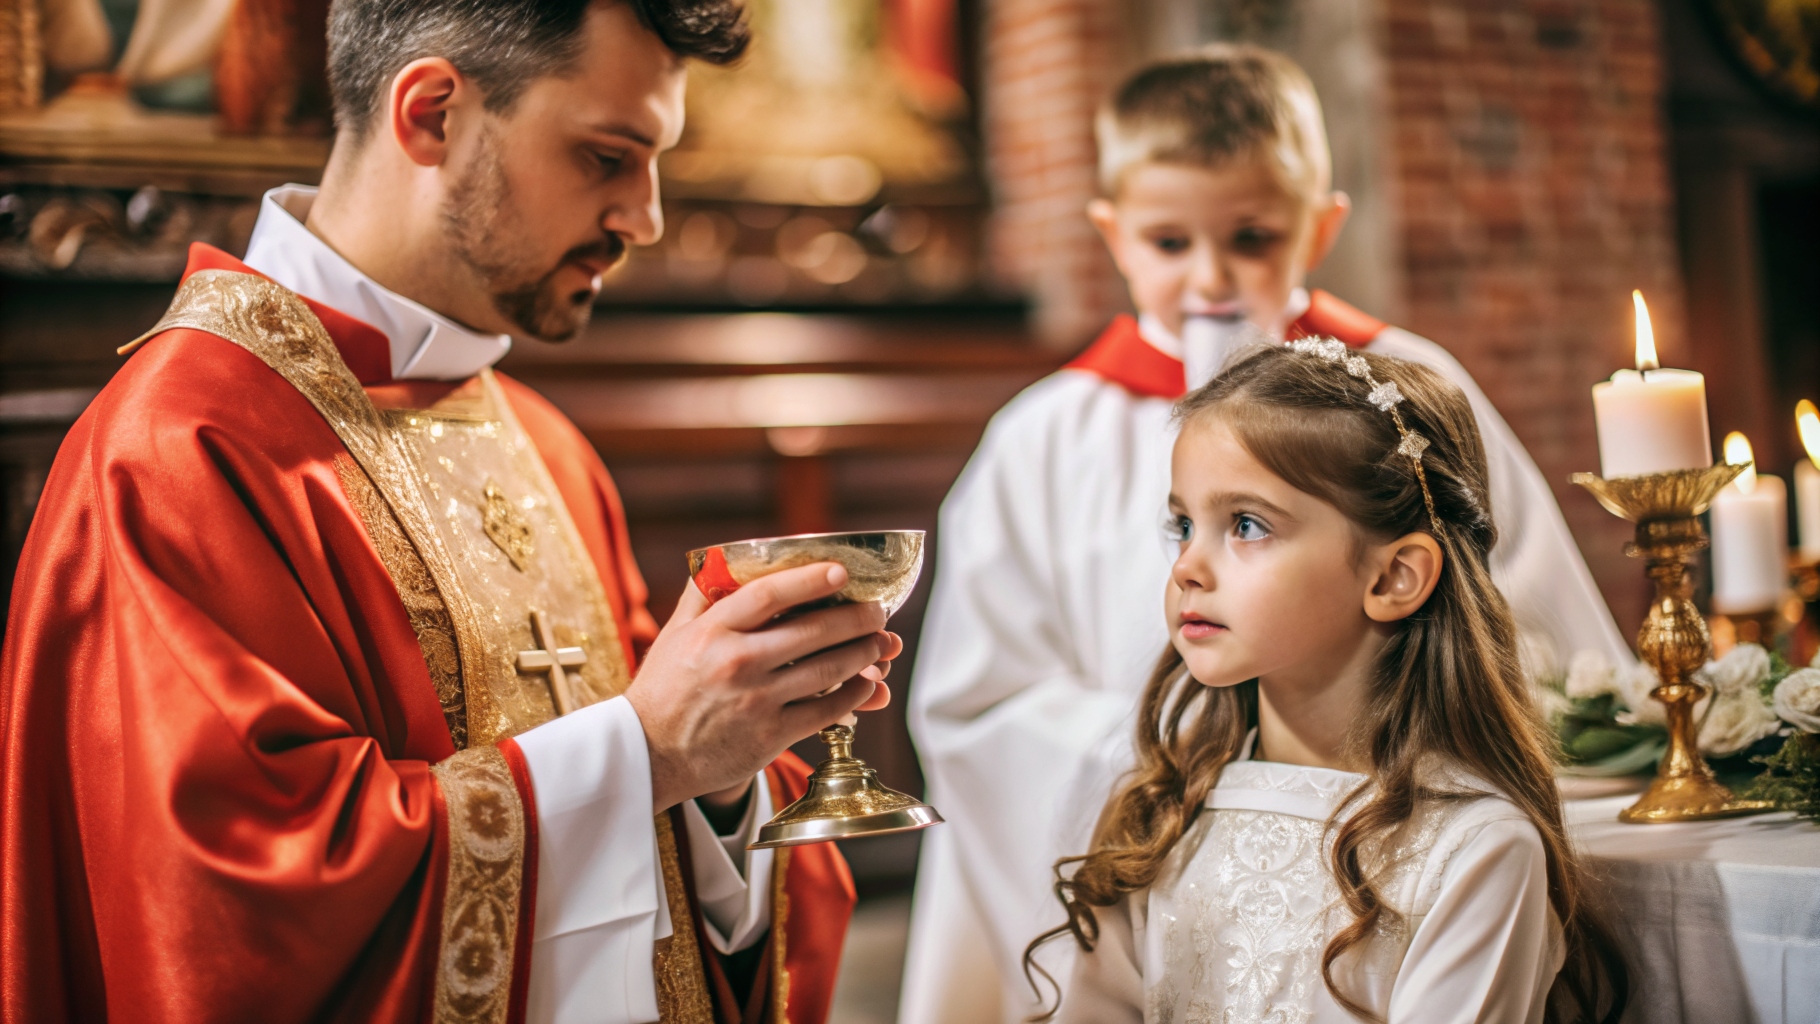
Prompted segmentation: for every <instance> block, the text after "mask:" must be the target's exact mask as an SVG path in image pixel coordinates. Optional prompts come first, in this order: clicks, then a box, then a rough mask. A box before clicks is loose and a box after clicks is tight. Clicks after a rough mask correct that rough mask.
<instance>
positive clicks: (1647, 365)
mask: <svg viewBox="0 0 1820 1024" xmlns="http://www.w3.org/2000/svg"><path fill="white" fill-rule="evenodd" d="M1630 300H1631V303H1632V304H1633V305H1635V306H1636V307H1637V369H1639V370H1654V369H1657V368H1659V367H1661V365H1662V364H1661V363H1659V362H1657V361H1656V330H1655V328H1654V327H1651V326H1650V323H1649V306H1647V305H1646V304H1644V302H1643V293H1642V292H1641V291H1638V290H1635V289H1632V291H1631V293H1630Z"/></svg>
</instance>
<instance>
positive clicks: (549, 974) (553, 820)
mask: <svg viewBox="0 0 1820 1024" xmlns="http://www.w3.org/2000/svg"><path fill="white" fill-rule="evenodd" d="M517 742H518V748H519V749H520V750H521V751H523V752H524V758H525V766H526V767H527V768H528V769H529V770H530V775H531V785H532V789H533V790H534V798H535V801H536V804H537V831H538V856H537V916H536V921H535V923H534V929H533V934H532V950H531V983H530V991H529V1005H528V1006H527V1018H528V1019H529V1020H531V1021H535V1022H540V1024H541V1022H545V1021H582V1020H586V1021H591V1022H606V1024H622V1022H623V1024H634V1022H642V1021H654V1020H656V1019H657V990H656V986H655V980H654V979H653V977H652V974H651V954H652V947H653V944H654V943H655V942H656V941H657V940H658V939H659V938H661V937H662V936H664V935H667V934H669V932H670V927H669V926H670V915H669V914H668V913H659V910H658V908H660V907H662V906H663V905H664V904H663V902H662V899H663V888H662V886H663V876H662V873H661V871H660V870H659V866H658V861H657V831H656V826H655V823H654V821H653V817H654V815H653V811H652V804H651V756H650V751H649V749H648V748H647V747H646V746H645V732H644V726H643V725H642V724H640V722H639V720H638V713H637V712H636V711H634V710H633V709H632V705H631V703H630V702H628V701H627V700H626V699H625V698H624V697H616V698H614V699H613V700H609V701H605V702H602V703H600V704H594V705H590V706H588V707H585V708H582V709H581V710H579V711H576V712H574V713H572V714H569V715H565V716H563V717H561V718H558V719H556V720H554V721H551V722H546V723H544V724H543V725H540V726H538V727H537V728H535V729H531V730H529V731H527V732H524V733H522V734H520V735H519V736H518V737H517Z"/></svg>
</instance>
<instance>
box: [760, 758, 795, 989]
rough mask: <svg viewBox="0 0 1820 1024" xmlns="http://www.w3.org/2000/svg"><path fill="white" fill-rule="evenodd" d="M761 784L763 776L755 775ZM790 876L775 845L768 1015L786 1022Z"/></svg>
mask: <svg viewBox="0 0 1820 1024" xmlns="http://www.w3.org/2000/svg"><path fill="white" fill-rule="evenodd" d="M759 780H760V784H761V785H762V784H763V783H764V782H765V781H766V779H765V776H762V775H761V776H759ZM789 877H790V848H789V847H788V846H781V847H778V850H777V859H776V860H774V861H772V862H771V940H770V941H771V1019H772V1020H773V1021H774V1022H776V1024H786V1022H787V1021H788V1020H789V1017H787V1016H785V1015H786V1014H787V1013H788V1012H789V1010H790V971H789V970H788V968H787V966H786V965H785V963H784V954H785V953H788V952H789V942H788V936H787V935H786V934H785V933H786V932H787V931H788V927H787V926H788V925H789V923H790V894H789V893H788V892H787V891H785V889H784V883H785V882H787V881H788V880H789Z"/></svg>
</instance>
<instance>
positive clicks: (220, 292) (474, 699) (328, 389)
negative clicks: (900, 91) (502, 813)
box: [129, 270, 598, 742]
mask: <svg viewBox="0 0 1820 1024" xmlns="http://www.w3.org/2000/svg"><path fill="white" fill-rule="evenodd" d="M175 327H187V328H190V329H193V330H198V331H205V332H207V333H209V334H213V335H215V336H217V337H220V338H224V339H226V340H228V341H231V342H233V343H234V344H236V345H239V346H240V347H241V348H244V349H246V350H247V351H248V352H251V353H252V354H253V355H255V356H257V357H259V359H260V360H261V361H262V362H264V363H265V364H266V365H267V366H270V367H271V368H272V369H273V370H275V371H277V372H278V374H279V375H280V376H282V377H283V378H284V379H285V380H286V381H289V382H290V384H291V386H292V387H295V388H296V389H297V391H298V392H299V393H300V394H302V395H303V397H304V398H305V399H307V400H308V401H309V403H310V404H311V405H313V406H315V407H316V410H317V411H318V412H320V413H321V414H322V418H323V419H325V420H327V421H328V424H329V426H330V427H332V428H333V429H334V431H335V434H336V436H337V437H339V438H340V439H341V443H342V444H343V445H345V446H346V447H347V450H348V453H349V454H351V455H352V456H353V457H354V460H355V461H356V462H358V463H359V464H360V468H361V469H363V470H365V471H366V475H367V477H368V478H369V479H370V480H371V481H372V483H373V485H374V486H375V487H377V488H378V490H379V494H380V496H382V497H383V498H385V502H386V505H387V506H388V507H390V509H391V510H392V514H393V515H394V516H396V517H397V522H398V525H399V527H400V528H402V529H403V531H404V534H405V536H406V537H407V538H408V539H409V540H410V542H411V546H412V547H413V548H414V549H416V551H417V555H418V557H419V558H420V559H421V561H422V563H423V565H424V567H425V568H426V569H428V570H429V573H430V577H431V579H432V580H433V581H434V583H435V585H436V592H437V594H438V595H440V597H441V598H442V602H443V604H444V607H445V608H446V609H447V611H448V613H449V619H450V623H451V625H452V626H453V628H454V633H455V646H456V649H457V650H458V651H459V655H460V660H461V664H462V666H463V667H464V669H468V670H473V669H475V668H478V667H479V666H481V665H485V664H488V656H489V652H488V650H487V644H486V641H485V638H484V636H483V635H482V634H481V633H480V631H479V629H478V621H477V620H478V616H477V615H475V613H474V611H473V609H472V608H470V607H469V605H468V600H467V597H466V595H465V594H464V593H463V592H462V590H461V587H460V585H459V584H458V583H457V578H456V575H455V569H454V560H453V558H452V557H451V556H450V554H449V552H448V550H447V549H446V548H445V547H444V546H443V544H442V540H441V538H440V537H439V536H438V535H437V533H436V527H435V525H434V523H432V522H431V519H430V509H429V505H428V503H427V502H426V501H425V500H424V496H423V493H422V490H421V489H420V488H419V487H418V485H417V477H416V475H415V474H414V473H413V472H412V470H411V462H410V458H409V457H408V456H407V455H406V454H405V453H404V452H403V451H402V450H400V448H399V444H398V441H397V439H396V438H395V437H394V436H393V435H392V432H391V431H389V430H387V429H386V428H385V426H384V424H383V423H382V422H381V420H380V416H379V410H377V409H375V408H374V407H373V402H372V399H370V398H368V397H367V394H366V391H365V390H363V389H362V388H361V386H360V381H359V380H357V379H356V378H355V377H354V374H353V372H352V371H351V370H349V369H348V368H347V364H346V363H344V362H342V360H341V353H340V352H338V351H336V349H335V343H334V342H333V341H331V340H330V339H329V334H328V331H327V330H325V329H324V328H323V326H322V323H321V321H319V320H317V319H316V314H314V313H312V312H310V308H309V307H308V306H306V305H304V303H303V300H302V299H299V298H298V297H297V296H296V295H295V294H293V293H292V292H290V291H289V290H287V289H285V288H283V287H281V286H280V285H277V284H274V283H272V282H271V281H267V280H266V279H265V278H262V277H258V276H255V275H252V274H241V273H237V272H235V271H231V270H202V271H197V272H196V273H194V274H191V275H190V276H189V277H187V278H185V279H184V282H183V284H182V286H180V287H179V288H178V289H177V295H176V297H175V298H173V299H172V300H171V307H170V309H169V310H167V311H166V312H165V314H164V316H163V318H161V319H160V320H159V321H158V323H157V324H156V325H154V326H153V327H152V329H151V330H149V331H147V332H146V333H145V334H144V335H141V337H140V338H139V339H138V340H137V341H135V342H133V343H132V346H129V348H130V347H136V346H137V345H138V344H140V343H141V342H143V341H144V340H145V339H146V338H150V337H152V336H154V335H156V334H159V333H161V332H163V331H167V330H170V329H172V328H175ZM387 568H388V569H390V568H391V566H390V565H388V566H387ZM393 584H394V585H395V586H396V585H398V579H397V577H396V576H394V578H393ZM597 585H598V584H597ZM401 596H402V595H401ZM406 607H407V608H408V607H409V605H408V604H407V606H406ZM490 703H491V695H490V693H489V692H488V689H487V687H485V686H473V685H467V686H464V693H463V705H464V710H465V719H466V721H467V722H468V723H469V725H470V726H471V725H472V723H473V722H474V721H475V720H476V718H477V717H478V719H479V720H480V721H492V720H493V719H494V718H495V717H496V715H494V714H493V710H492V708H491V707H490ZM477 738H478V737H477ZM487 741H488V742H491V739H490V738H488V739H487Z"/></svg>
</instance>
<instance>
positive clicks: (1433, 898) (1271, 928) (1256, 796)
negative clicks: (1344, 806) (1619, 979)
mask: <svg viewBox="0 0 1820 1024" xmlns="http://www.w3.org/2000/svg"><path fill="white" fill-rule="evenodd" d="M1364 782H1365V777H1364V776H1362V775H1355V774H1352V773H1349V772H1340V771H1332V770H1329V769H1324V768H1304V767H1301V766H1298V765H1288V764H1277V763H1273V762H1269V761H1239V762H1235V763H1233V764H1231V765H1228V766H1227V767H1226V769H1225V771H1224V772H1222V773H1221V776H1220V781H1219V784H1218V785H1217V786H1216V787H1215V788H1214V791H1213V793H1212V795H1211V796H1210V797H1209V798H1208V801H1207V806H1208V807H1209V808H1210V811H1209V812H1208V813H1203V814H1202V815H1201V816H1200V818H1199V819H1198V820H1197V821H1196V822H1195V825H1194V826H1193V827H1192V828H1191V829H1190V830H1189V831H1188V833H1187V835H1185V836H1183V838H1182V841H1181V842H1180V843H1178V844H1177V845H1176V848H1175V850H1174V852H1173V853H1172V854H1171V855H1170V859H1169V863H1168V864H1167V865H1165V868H1164V871H1163V874H1162V875H1161V876H1160V877H1159V878H1158V881H1157V883H1156V884H1155V885H1154V886H1152V887H1151V888H1150V889H1148V890H1146V891H1144V892H1138V893H1133V894H1132V895H1131V896H1130V897H1128V898H1127V899H1126V900H1125V901H1123V902H1122V903H1120V904H1118V905H1117V906H1114V907H1110V908H1106V909H1103V910H1100V911H1099V912H1098V916H1099V920H1100V923H1101V935H1100V942H1099V945H1098V946H1097V947H1096V948H1095V950H1094V952H1093V953H1091V954H1087V955H1083V956H1080V957H1078V958H1077V959H1076V961H1075V969H1074V976H1073V982H1072V984H1071V985H1070V986H1069V988H1068V989H1067V997H1066V998H1065V999H1063V1001H1062V1006H1061V1012H1060V1014H1059V1016H1058V1020H1059V1021H1061V1022H1063V1024H1087V1022H1093V1024H1111V1022H1137V1021H1144V1022H1150V1024H1317V1022H1318V1024H1330V1022H1331V1024H1340V1022H1348V1024H1350V1022H1353V1021H1356V1020H1358V1018H1356V1017H1354V1016H1353V1015H1352V1014H1350V1013H1348V1012H1347V1011H1346V1010H1345V1009H1343V1008H1342V1007H1341V1006H1340V1004H1339V1003H1338V1002H1336V1001H1335V1000H1334V998H1333V996H1332V995H1331V994H1330V993H1329V992H1328V991H1327V988H1326V986H1325V985H1324V984H1323V983H1322V980H1321V954H1322V951H1323V950H1324V949H1325V947H1326V945H1327V940H1328V939H1329V938H1330V937H1331V936H1332V935H1333V934H1334V932H1336V931H1337V930H1338V929H1339V928H1342V927H1344V926H1345V925H1346V924H1347V923H1348V922H1350V921H1351V920H1352V916H1351V913H1350V912H1349V911H1347V910H1346V908H1345V907H1344V905H1342V904H1340V903H1339V893H1338V889H1337V888H1336V886H1335V885H1334V882H1333V876H1332V873H1331V871H1330V869H1329V867H1328V865H1329V863H1330V861H1329V856H1328V855H1329V851H1330V849H1331V845H1330V841H1331V837H1330V836H1329V835H1328V834H1327V827H1326V823H1327V819H1328V817H1329V816H1330V815H1331V814H1332V813H1333V811H1334V809H1335V808H1336V807H1338V806H1339V804H1340V803H1341V802H1342V800H1343V799H1344V797H1345V796H1346V795H1347V794H1348V793H1350V792H1351V791H1352V790H1353V788H1354V787H1357V786H1359V785H1361V784H1363V783H1364ZM1481 788H1482V787H1481ZM1412 825H1413V827H1412V828H1411V829H1409V830H1408V837H1407V838H1406V839H1405V841H1404V844H1403V845H1402V847H1401V848H1399V849H1397V850H1395V851H1393V852H1392V855H1391V863H1392V864H1393V865H1394V866H1393V867H1392V868H1391V869H1390V874H1389V878H1388V884H1387V885H1385V886H1384V887H1383V888H1382V889H1381V890H1380V891H1381V892H1382V893H1383V894H1384V896H1385V897H1386V899H1387V901H1388V903H1389V904H1390V905H1391V906H1393V907H1395V908H1397V909H1398V910H1399V911H1401V912H1402V915H1403V917H1402V919H1401V921H1399V922H1397V923H1395V924H1392V925H1389V926H1386V927H1382V928H1380V930H1379V933H1378V934H1377V935H1376V936H1374V937H1372V938H1370V939H1368V940H1367V941H1366V942H1365V943H1362V944H1361V945H1359V946H1355V947H1354V950H1353V951H1352V952H1350V953H1348V954H1347V955H1346V956H1345V957H1342V958H1341V959H1340V960H1339V961H1338V962H1336V963H1335V964H1334V971H1333V973H1334V979H1335V981H1336V982H1338V983H1339V984H1340V986H1341V989H1342V991H1344V992H1346V993H1347V995H1348V996H1349V997H1350V998H1352V999H1353V1000H1354V1001H1356V1002H1359V1003H1361V1004H1363V1005H1364V1006H1366V1007H1367V1008H1369V1009H1370V1010H1371V1011H1372V1012H1373V1013H1375V1014H1376V1015H1377V1016H1378V1018H1379V1019H1380V1020H1384V1021H1387V1022H1389V1024H1415V1022H1420V1024H1438V1022H1455V1021H1458V1022H1468V1021H1484V1022H1497V1024H1526V1022H1536V1021H1540V1020H1541V1019H1542V1010H1543V1002H1544V1000H1545V998H1546V996H1547V993H1548V989H1549V986H1550V985H1551V984H1552V983H1553V980H1554V976H1555V973H1556V972H1557V971H1558V970H1559V969H1560V964H1561V956H1562V953H1561V938H1560V926H1559V922H1557V921H1556V920H1555V917H1554V914H1553V911H1552V910H1551V909H1550V907H1549V904H1548V890H1547V879H1546V877H1545V871H1544V860H1543V852H1542V841H1541V838H1540V836H1538V834H1537V833H1536V830H1535V827H1534V826H1533V825H1531V824H1530V823H1529V821H1528V819H1527V818H1525V817H1524V816H1523V814H1522V812H1521V811H1519V810H1518V809H1517V808H1516V807H1515V806H1514V805H1512V804H1511V803H1510V802H1508V801H1507V800H1504V799H1503V798H1502V797H1499V796H1494V795H1486V796H1482V797H1477V798H1471V799H1466V800H1460V801H1447V802H1442V803H1437V804H1436V805H1435V806H1432V807H1430V808H1429V809H1428V810H1426V811H1425V812H1423V813H1420V814H1418V816H1417V818H1416V820H1415V821H1414V822H1413V823H1412Z"/></svg>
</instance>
